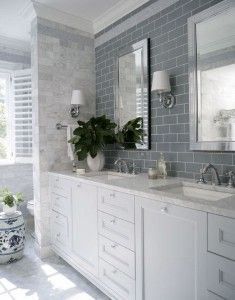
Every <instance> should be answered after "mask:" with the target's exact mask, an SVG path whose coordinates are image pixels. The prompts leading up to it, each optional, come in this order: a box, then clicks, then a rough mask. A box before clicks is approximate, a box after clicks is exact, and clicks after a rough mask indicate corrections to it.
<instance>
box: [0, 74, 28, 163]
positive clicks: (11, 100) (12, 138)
mask: <svg viewBox="0 0 235 300" xmlns="http://www.w3.org/2000/svg"><path fill="white" fill-rule="evenodd" d="M31 161H32V97H31V70H28V69H27V70H20V71H15V72H13V73H6V72H5V73H4V72H0V163H7V162H11V163H13V162H19V163H29V162H31Z"/></svg>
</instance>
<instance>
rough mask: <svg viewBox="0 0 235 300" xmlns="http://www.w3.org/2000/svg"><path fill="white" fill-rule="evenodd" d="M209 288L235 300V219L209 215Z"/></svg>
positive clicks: (223, 296) (225, 297) (229, 299)
mask: <svg viewBox="0 0 235 300" xmlns="http://www.w3.org/2000/svg"><path fill="white" fill-rule="evenodd" d="M207 255H208V257H207V267H208V271H207V276H208V278H207V287H208V290H210V291H211V292H213V293H215V294H217V295H219V296H220V297H221V299H225V300H234V299H235V219H232V218H227V217H223V216H218V215H214V214H208V254H207Z"/></svg>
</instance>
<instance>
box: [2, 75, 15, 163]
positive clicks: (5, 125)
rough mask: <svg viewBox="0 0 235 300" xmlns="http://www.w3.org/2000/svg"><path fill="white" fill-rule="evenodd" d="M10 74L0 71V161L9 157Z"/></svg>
mask: <svg viewBox="0 0 235 300" xmlns="http://www.w3.org/2000/svg"><path fill="white" fill-rule="evenodd" d="M9 121H10V74H9V73H8V74H7V73H0V162H1V161H6V160H10V159H11V152H12V151H11V138H10V136H11V129H12V128H11V127H12V126H11V122H9Z"/></svg>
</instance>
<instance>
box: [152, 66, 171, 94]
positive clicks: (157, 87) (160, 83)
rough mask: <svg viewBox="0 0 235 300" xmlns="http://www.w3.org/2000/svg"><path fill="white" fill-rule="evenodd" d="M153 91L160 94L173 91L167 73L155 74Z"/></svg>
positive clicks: (159, 72)
mask: <svg viewBox="0 0 235 300" xmlns="http://www.w3.org/2000/svg"><path fill="white" fill-rule="evenodd" d="M152 91H157V92H159V93H166V92H170V91H171V86H170V78H169V75H168V74H167V71H165V70H164V71H156V72H154V73H153V81H152Z"/></svg>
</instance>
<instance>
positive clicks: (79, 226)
mask: <svg viewBox="0 0 235 300" xmlns="http://www.w3.org/2000/svg"><path fill="white" fill-rule="evenodd" d="M97 231H98V230H97V188H96V187H95V186H93V185H90V184H87V183H74V185H73V187H72V252H73V254H74V255H75V259H76V261H77V263H78V264H79V265H80V266H81V267H82V268H84V269H86V270H87V271H89V272H90V273H92V274H93V275H98V233H97Z"/></svg>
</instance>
